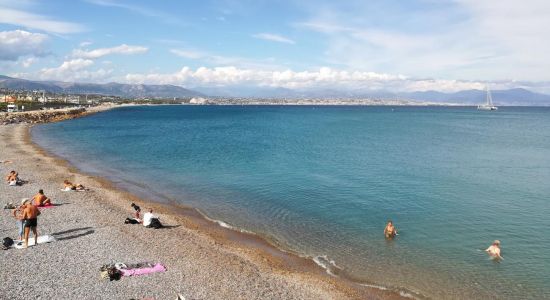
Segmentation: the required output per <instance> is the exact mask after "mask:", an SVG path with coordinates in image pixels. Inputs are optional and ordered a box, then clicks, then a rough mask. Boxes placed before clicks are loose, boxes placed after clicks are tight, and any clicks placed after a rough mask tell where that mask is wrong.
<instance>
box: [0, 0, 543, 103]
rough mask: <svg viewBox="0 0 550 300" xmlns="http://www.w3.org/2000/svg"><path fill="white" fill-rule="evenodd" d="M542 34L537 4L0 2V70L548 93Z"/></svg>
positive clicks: (191, 81) (68, 77)
mask: <svg viewBox="0 0 550 300" xmlns="http://www.w3.org/2000/svg"><path fill="white" fill-rule="evenodd" d="M111 19H116V20H117V22H116V23H113V22H105V20H111ZM549 30H550V3H548V2H545V1H539V0H529V1H527V3H526V2H525V1H524V2H521V3H516V2H514V1H496V0H491V1H482V2H479V1H470V0H456V1H443V2H434V1H423V0H414V1H409V2H406V3H402V2H400V3H388V2H387V1H383V0H373V1H368V2H365V1H359V0H352V1H346V2H345V3H333V2H332V1H328V0H321V1H296V0H284V1H276V2H275V1H260V2H258V1H249V0H243V1H227V0H207V1H203V2H201V3H193V4H191V5H190V4H187V3H171V4H166V3H151V2H149V1H144V0H138V1H128V0H79V1H61V0H60V1H48V2H43V1H37V0H25V1H2V0H0V69H2V70H3V72H4V73H5V74H7V75H9V76H12V77H20V78H26V79H31V80H52V81H68V82H89V83H106V82H117V83H124V84H134V83H137V84H171V85H176V86H184V87H186V88H190V89H193V88H197V87H201V88H214V87H217V86H226V87H232V88H239V87H254V86H256V87H257V86H261V87H264V86H267V87H271V88H285V89H292V90H299V89H308V88H311V89H316V88H324V87H337V88H338V89H341V90H353V89H357V88H368V89H373V90H391V91H397V92H415V91H423V90H434V91H439V92H446V93H452V92H456V91H461V90H470V89H478V90H482V89H484V87H485V85H486V84H489V85H490V86H491V89H492V90H502V89H511V88H524V89H528V90H531V91H534V92H539V93H545V94H550V73H549V72H548V71H547V70H548V69H550V59H549V58H550V57H549V55H548V53H550V42H548V41H547V38H546V37H547V36H548V35H549V33H550V32H549ZM534 45H536V47H535V46H534Z"/></svg>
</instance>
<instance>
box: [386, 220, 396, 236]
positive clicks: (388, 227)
mask: <svg viewBox="0 0 550 300" xmlns="http://www.w3.org/2000/svg"><path fill="white" fill-rule="evenodd" d="M396 235H397V229H395V227H394V226H393V222H392V221H391V220H389V221H388V224H386V228H384V236H386V238H388V239H391V238H394V237H395V236H396Z"/></svg>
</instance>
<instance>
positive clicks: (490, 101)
mask: <svg viewBox="0 0 550 300" xmlns="http://www.w3.org/2000/svg"><path fill="white" fill-rule="evenodd" d="M486 90H487V103H485V104H482V105H478V106H477V109H479V110H497V109H498V107H496V106H494V105H493V97H491V91H490V90H489V87H486Z"/></svg>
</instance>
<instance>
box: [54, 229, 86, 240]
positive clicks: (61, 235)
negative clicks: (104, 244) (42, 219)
mask: <svg viewBox="0 0 550 300" xmlns="http://www.w3.org/2000/svg"><path fill="white" fill-rule="evenodd" d="M94 232H95V231H94V230H93V227H82V228H74V229H69V230H65V231H60V232H56V233H53V234H52V235H53V236H55V238H56V240H58V241H62V240H71V239H76V238H79V237H83V236H86V235H89V234H92V233H94ZM68 233H75V234H73V235H68V236H65V235H66V234H68Z"/></svg>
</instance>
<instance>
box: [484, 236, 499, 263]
mask: <svg viewBox="0 0 550 300" xmlns="http://www.w3.org/2000/svg"><path fill="white" fill-rule="evenodd" d="M485 252H487V253H488V254H489V255H490V256H492V257H494V258H498V259H503V258H502V256H500V241H499V240H495V241H494V242H493V244H492V245H491V246H489V248H487V249H485Z"/></svg>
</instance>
